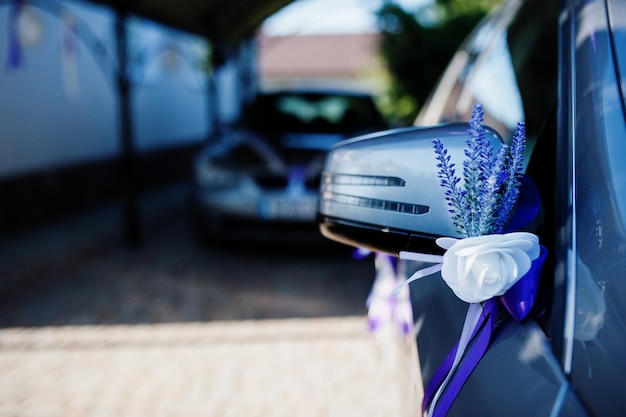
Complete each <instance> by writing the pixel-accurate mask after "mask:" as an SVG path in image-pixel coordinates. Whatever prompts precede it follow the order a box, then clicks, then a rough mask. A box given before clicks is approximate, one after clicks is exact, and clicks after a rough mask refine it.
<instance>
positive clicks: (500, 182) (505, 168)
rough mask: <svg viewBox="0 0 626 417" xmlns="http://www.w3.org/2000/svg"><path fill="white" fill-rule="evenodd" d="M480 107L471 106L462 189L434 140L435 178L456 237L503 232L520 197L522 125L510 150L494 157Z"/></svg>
mask: <svg viewBox="0 0 626 417" xmlns="http://www.w3.org/2000/svg"><path fill="white" fill-rule="evenodd" d="M483 118H484V112H483V108H482V106H481V105H478V104H477V105H476V106H474V109H473V112H472V118H471V120H470V123H469V124H470V129H469V130H468V133H469V135H470V136H469V138H468V139H467V140H466V144H467V149H466V150H465V157H466V160H465V161H464V162H463V179H464V184H463V188H461V187H459V182H460V181H461V180H460V178H458V177H457V176H456V175H455V170H454V164H453V163H451V162H450V155H449V154H448V151H447V150H446V149H445V148H444V146H443V143H442V142H441V140H440V139H435V140H433V147H434V149H435V154H436V157H437V160H438V161H439V163H438V164H437V168H439V172H438V174H437V177H438V178H439V180H440V185H441V187H443V188H444V190H445V192H444V194H445V199H446V202H447V204H448V207H449V210H448V211H449V212H450V214H451V217H452V221H453V223H454V225H455V226H456V227H457V233H459V235H461V236H462V237H472V236H480V235H486V234H490V233H500V232H502V230H503V228H504V225H505V224H506V222H507V221H508V219H509V217H510V214H511V211H512V210H513V207H514V206H515V203H516V201H517V197H518V195H519V184H520V183H519V179H518V178H517V176H518V174H519V172H521V170H522V168H523V152H524V150H525V148H526V145H525V143H526V131H525V126H524V123H521V122H520V123H518V125H517V130H516V132H515V135H514V136H513V142H512V144H511V147H510V148H509V147H508V146H506V145H503V146H502V147H501V148H500V149H499V150H498V152H497V153H495V154H494V150H493V148H492V146H491V144H490V142H489V141H488V140H487V137H486V133H485V128H484V125H483Z"/></svg>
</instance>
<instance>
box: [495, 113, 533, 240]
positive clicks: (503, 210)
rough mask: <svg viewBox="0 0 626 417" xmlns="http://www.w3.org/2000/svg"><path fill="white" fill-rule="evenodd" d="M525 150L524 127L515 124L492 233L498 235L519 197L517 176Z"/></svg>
mask: <svg viewBox="0 0 626 417" xmlns="http://www.w3.org/2000/svg"><path fill="white" fill-rule="evenodd" d="M525 150H526V125H525V124H524V123H523V122H519V123H518V124H517V129H516V130H515V134H514V135H513V143H512V144H511V152H510V153H509V155H508V157H507V159H506V161H505V165H504V172H505V174H506V179H505V181H504V184H503V188H504V191H503V193H502V194H503V195H502V202H501V203H500V210H499V213H498V217H497V218H496V221H495V222H494V233H499V232H501V231H502V229H503V228H504V225H505V224H506V222H507V220H508V219H509V217H510V215H511V212H512V211H513V207H514V206H515V203H516V201H517V197H518V195H519V185H520V182H519V179H518V177H517V174H518V173H519V172H520V171H521V170H522V168H523V167H524V164H523V162H524V155H523V154H524V151H525Z"/></svg>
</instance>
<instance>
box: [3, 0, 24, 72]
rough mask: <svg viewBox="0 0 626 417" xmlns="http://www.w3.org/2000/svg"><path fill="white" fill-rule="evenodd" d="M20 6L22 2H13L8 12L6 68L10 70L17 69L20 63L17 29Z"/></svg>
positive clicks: (21, 0) (20, 55)
mask: <svg viewBox="0 0 626 417" xmlns="http://www.w3.org/2000/svg"><path fill="white" fill-rule="evenodd" d="M22 6H23V0H13V1H12V2H11V10H10V12H9V24H8V28H9V51H8V56H7V62H6V66H7V68H8V69H11V70H13V69H17V68H19V67H20V64H21V63H22V55H23V54H22V45H21V44H20V34H19V32H18V28H17V25H18V19H19V16H20V13H21V12H22Z"/></svg>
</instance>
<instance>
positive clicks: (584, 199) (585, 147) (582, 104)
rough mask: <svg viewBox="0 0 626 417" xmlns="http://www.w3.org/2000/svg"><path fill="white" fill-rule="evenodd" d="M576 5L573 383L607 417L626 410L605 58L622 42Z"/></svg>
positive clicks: (619, 222) (615, 101) (612, 123)
mask: <svg viewBox="0 0 626 417" xmlns="http://www.w3.org/2000/svg"><path fill="white" fill-rule="evenodd" d="M578 5H579V8H577V9H576V14H575V19H576V20H575V22H576V38H575V39H576V52H575V56H574V68H575V71H576V78H575V80H576V82H575V85H574V88H575V90H574V91H575V98H576V101H575V114H576V126H575V127H576V130H575V136H574V150H575V194H574V195H575V211H574V213H575V218H574V219H575V236H576V242H575V246H574V251H575V253H573V254H572V256H573V257H574V258H573V261H574V262H575V263H576V269H575V272H576V274H575V276H574V277H575V282H576V304H575V310H574V311H575V322H574V329H573V335H572V338H573V360H572V364H571V366H572V378H573V380H574V382H575V385H576V387H577V389H578V391H579V393H580V395H581V397H582V399H583V401H584V402H585V403H587V405H588V406H589V408H591V409H592V410H593V412H594V414H595V415H600V416H613V415H623V412H624V410H625V409H626V381H625V380H624V375H626V361H625V360H624V357H625V355H626V321H625V318H626V304H625V303H624V299H625V297H626V275H625V274H626V272H625V271H626V228H625V224H626V163H625V161H626V125H625V123H624V113H623V107H622V106H623V101H622V99H621V97H620V94H619V92H620V89H619V82H618V80H619V76H618V74H617V73H616V68H617V67H616V65H615V62H614V61H613V58H614V57H615V56H616V54H615V53H616V51H614V50H612V46H615V44H613V45H612V42H613V41H618V42H619V39H620V38H622V39H623V34H621V35H618V34H616V36H615V38H614V39H612V37H611V36H610V34H609V33H608V32H607V23H606V16H607V15H606V10H605V4H604V2H601V1H584V2H579V3H578ZM622 48H623V46H622ZM570 283H571V281H570Z"/></svg>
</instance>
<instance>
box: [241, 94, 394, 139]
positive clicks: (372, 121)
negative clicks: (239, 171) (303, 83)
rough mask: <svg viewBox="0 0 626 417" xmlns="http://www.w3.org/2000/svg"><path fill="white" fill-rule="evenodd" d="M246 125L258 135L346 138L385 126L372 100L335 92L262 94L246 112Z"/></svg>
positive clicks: (367, 97) (366, 97)
mask: <svg viewBox="0 0 626 417" xmlns="http://www.w3.org/2000/svg"><path fill="white" fill-rule="evenodd" d="M244 124H246V125H247V126H248V127H250V128H252V129H254V130H256V131H259V132H292V133H295V132H307V133H309V132H317V133H341V134H345V135H353V134H358V133H362V132H372V131H375V130H382V129H384V128H385V127H386V126H385V124H384V123H383V119H382V117H381V115H380V113H379V112H378V110H377V108H376V106H375V104H374V101H373V100H372V98H371V97H369V96H360V95H349V94H348V95H341V94H332V93H328V94H311V93H285V94H267V95H260V96H259V97H258V98H257V100H256V101H255V102H254V103H253V104H252V106H251V107H249V108H248V109H246V116H245V118H244Z"/></svg>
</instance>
